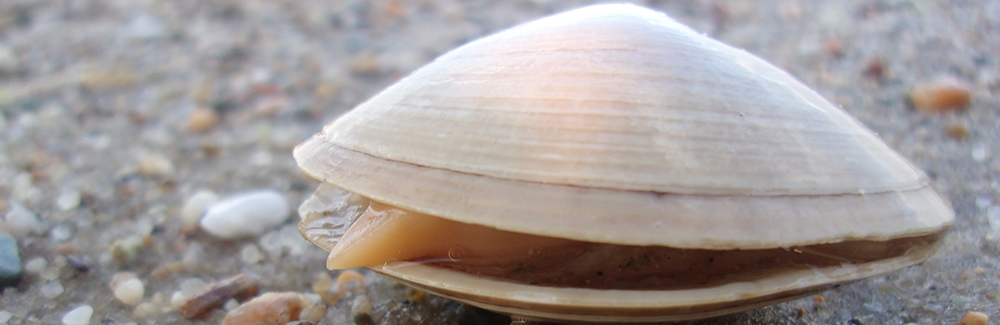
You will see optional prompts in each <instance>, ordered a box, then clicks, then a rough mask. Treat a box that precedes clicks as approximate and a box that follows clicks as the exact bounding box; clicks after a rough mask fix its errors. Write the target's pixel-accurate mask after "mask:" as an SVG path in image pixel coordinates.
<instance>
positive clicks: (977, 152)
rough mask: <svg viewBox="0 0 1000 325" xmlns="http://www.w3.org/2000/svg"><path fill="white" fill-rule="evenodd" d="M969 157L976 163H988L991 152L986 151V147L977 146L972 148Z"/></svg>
mask: <svg viewBox="0 0 1000 325" xmlns="http://www.w3.org/2000/svg"><path fill="white" fill-rule="evenodd" d="M969 155H970V156H972V160H975V161H976V162H984V161H986V158H989V157H990V152H989V150H986V147H985V146H982V145H977V146H975V147H972V152H971V153H970V154H969Z"/></svg>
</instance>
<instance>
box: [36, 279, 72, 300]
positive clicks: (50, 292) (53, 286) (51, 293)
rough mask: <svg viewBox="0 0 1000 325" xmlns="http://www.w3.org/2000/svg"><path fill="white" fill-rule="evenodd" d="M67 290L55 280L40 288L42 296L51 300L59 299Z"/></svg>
mask: <svg viewBox="0 0 1000 325" xmlns="http://www.w3.org/2000/svg"><path fill="white" fill-rule="evenodd" d="M65 290H66V289H65V288H63V286H62V283H59V281H55V280H53V281H48V282H45V283H44V284H42V285H41V286H40V287H38V291H39V292H41V294H42V296H43V297H45V298H49V299H53V298H55V297H58V296H59V295H61V294H62V293H63V291H65Z"/></svg>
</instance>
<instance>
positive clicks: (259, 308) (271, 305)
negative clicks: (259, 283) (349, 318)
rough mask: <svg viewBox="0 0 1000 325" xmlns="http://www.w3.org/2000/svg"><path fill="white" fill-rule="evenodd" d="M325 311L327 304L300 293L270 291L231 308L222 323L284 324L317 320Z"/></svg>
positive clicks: (234, 324) (233, 324) (231, 324)
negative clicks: (318, 303) (317, 302)
mask: <svg viewBox="0 0 1000 325" xmlns="http://www.w3.org/2000/svg"><path fill="white" fill-rule="evenodd" d="M325 313H326V306H323V305H317V304H315V303H313V301H312V300H310V299H309V298H306V296H304V295H302V294H300V293H297V292H280V293H278V292H269V293H265V294H263V295H261V296H260V297H257V298H254V299H253V300H250V301H248V302H247V303H245V304H243V305H241V306H239V307H238V308H236V309H233V310H231V311H230V312H229V313H227V314H226V318H225V319H223V320H222V325H237V324H254V325H284V324H286V323H288V322H291V321H297V320H299V319H302V320H306V321H312V322H315V321H319V320H320V319H322V318H323V315H324V314H325ZM303 316H305V317H308V319H307V318H305V317H303Z"/></svg>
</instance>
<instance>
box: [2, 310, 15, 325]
mask: <svg viewBox="0 0 1000 325" xmlns="http://www.w3.org/2000/svg"><path fill="white" fill-rule="evenodd" d="M11 318H14V314H11V313H10V312H9V311H6V310H0V324H7V322H9V321H10V319H11Z"/></svg>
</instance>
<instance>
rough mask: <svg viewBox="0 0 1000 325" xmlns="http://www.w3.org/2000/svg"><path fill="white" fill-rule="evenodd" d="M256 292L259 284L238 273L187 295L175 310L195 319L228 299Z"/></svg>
mask: <svg viewBox="0 0 1000 325" xmlns="http://www.w3.org/2000/svg"><path fill="white" fill-rule="evenodd" d="M258 292H260V286H259V285H258V284H257V283H256V282H254V281H253V280H251V279H250V277H248V276H246V275H244V274H240V275H237V276H234V277H231V278H228V279H225V280H222V281H219V282H214V283H212V284H211V285H209V287H208V288H207V289H205V290H204V291H202V292H201V293H198V294H196V295H192V296H190V297H188V299H187V300H185V301H184V303H183V304H181V306H180V308H178V309H177V311H178V312H180V314H181V316H183V317H184V318H187V319H189V320H190V319H195V318H198V317H200V316H201V315H203V314H205V313H207V312H208V311H210V310H212V309H215V308H219V307H220V306H222V305H223V304H224V303H226V301H228V300H230V299H236V300H245V299H247V298H250V297H253V296H254V295H256V294H257V293H258Z"/></svg>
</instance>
